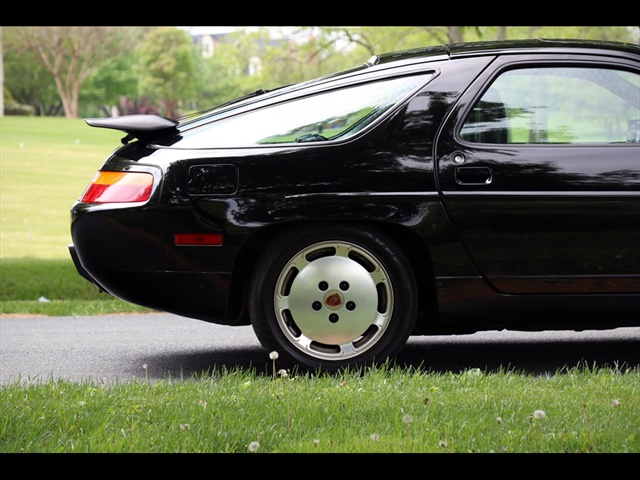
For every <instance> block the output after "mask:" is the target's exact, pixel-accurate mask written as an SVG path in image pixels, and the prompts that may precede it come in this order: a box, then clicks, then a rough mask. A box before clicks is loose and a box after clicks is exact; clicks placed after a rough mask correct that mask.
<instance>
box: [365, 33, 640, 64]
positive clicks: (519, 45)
mask: <svg viewBox="0 0 640 480" xmlns="http://www.w3.org/2000/svg"><path fill="white" fill-rule="evenodd" d="M603 51H604V52H607V53H613V54H615V53H622V54H625V55H626V54H633V55H638V54H639V53H640V46H638V45H635V44H632V43H623V42H611V41H604V40H581V39H546V38H535V39H525V40H492V41H485V42H467V43H451V44H441V45H435V46H429V47H422V48H414V49H411V50H401V51H397V52H389V53H384V54H380V55H377V56H374V57H372V59H370V60H369V62H367V64H369V65H381V64H390V63H396V62H403V61H408V60H416V59H421V60H430V59H431V57H439V56H443V55H446V56H448V57H449V58H452V59H453V58H458V57H468V56H482V55H496V54H505V53H544V52H548V53H567V52H573V53H593V52H600V53H602V52H603Z"/></svg>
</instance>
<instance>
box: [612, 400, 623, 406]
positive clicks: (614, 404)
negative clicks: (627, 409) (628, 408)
mask: <svg viewBox="0 0 640 480" xmlns="http://www.w3.org/2000/svg"><path fill="white" fill-rule="evenodd" d="M611 405H613V406H614V407H619V406H620V405H622V402H621V401H620V400H618V399H615V400H614V401H613V402H611Z"/></svg>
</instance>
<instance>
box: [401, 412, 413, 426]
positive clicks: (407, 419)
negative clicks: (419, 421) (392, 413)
mask: <svg viewBox="0 0 640 480" xmlns="http://www.w3.org/2000/svg"><path fill="white" fill-rule="evenodd" d="M402 421H403V422H404V423H407V424H408V423H411V422H413V417H412V416H411V415H409V414H408V413H405V414H404V415H403V416H402Z"/></svg>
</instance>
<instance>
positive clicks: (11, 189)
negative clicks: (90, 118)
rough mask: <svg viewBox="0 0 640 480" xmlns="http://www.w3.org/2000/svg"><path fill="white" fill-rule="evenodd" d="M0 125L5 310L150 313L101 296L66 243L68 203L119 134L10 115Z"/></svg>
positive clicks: (0, 279)
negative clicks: (80, 272) (80, 271)
mask: <svg viewBox="0 0 640 480" xmlns="http://www.w3.org/2000/svg"><path fill="white" fill-rule="evenodd" d="M0 127H1V129H0V131H1V140H2V141H1V145H0V148H1V150H0V220H1V225H0V313H2V314H25V315H28V314H39V315H65V316H66V315H99V314H107V313H119V312H141V311H149V310H148V309H144V308H142V307H138V306H135V305H131V304H129V303H127V302H123V301H121V300H118V299H115V298H113V297H111V296H110V295H108V294H105V293H99V291H98V289H97V288H96V287H95V285H92V284H91V283H89V282H87V281H86V280H85V279H83V278H82V277H80V275H78V273H77V272H76V270H75V268H74V266H73V262H72V260H71V257H70V256H69V251H68V248H67V246H68V245H69V243H70V242H71V234H70V213H69V211H70V209H71V206H72V205H73V203H74V202H75V201H76V200H77V198H78V197H79V196H80V195H81V194H82V192H83V191H84V189H85V188H86V186H87V185H88V184H89V182H90V181H91V179H92V178H93V176H94V175H95V173H96V171H97V170H98V169H99V168H100V166H101V165H102V163H103V161H104V160H105V159H106V157H107V156H108V155H109V154H110V153H111V152H112V151H113V150H114V149H115V148H116V147H117V146H118V144H119V142H120V138H121V137H122V136H123V135H122V133H121V132H117V131H114V130H105V129H98V128H92V127H89V126H88V125H87V124H86V123H85V122H84V120H83V119H74V120H71V119H66V118H61V117H14V116H8V117H7V116H5V117H2V118H0ZM47 300H48V301H47Z"/></svg>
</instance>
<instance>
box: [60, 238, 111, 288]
mask: <svg viewBox="0 0 640 480" xmlns="http://www.w3.org/2000/svg"><path fill="white" fill-rule="evenodd" d="M69 254H70V255H71V259H72V260H73V265H74V266H75V267H76V270H77V271H78V273H79V274H80V276H81V277H82V278H84V279H85V280H88V281H89V282H91V283H93V284H95V285H96V286H97V287H98V288H99V289H100V291H102V292H106V290H105V289H104V288H102V287H101V286H100V284H99V283H98V282H96V280H95V278H93V277H92V276H91V275H89V272H87V271H86V270H85V268H84V267H83V266H82V263H80V259H79V258H78V253H77V252H76V247H75V245H74V244H73V243H70V244H69Z"/></svg>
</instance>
